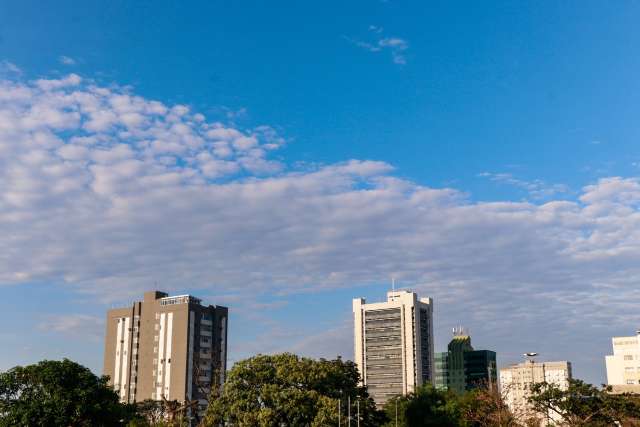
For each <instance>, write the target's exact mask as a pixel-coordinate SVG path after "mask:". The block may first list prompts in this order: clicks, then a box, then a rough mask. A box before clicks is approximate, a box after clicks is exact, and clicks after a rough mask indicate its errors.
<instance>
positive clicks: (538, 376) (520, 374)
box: [500, 360, 572, 425]
mask: <svg viewBox="0 0 640 427" xmlns="http://www.w3.org/2000/svg"><path fill="white" fill-rule="evenodd" d="M571 378H572V376H571V363H570V362H567V361H562V362H535V361H533V360H527V361H526V362H524V363H518V364H515V365H511V366H509V367H507V368H503V369H500V389H501V392H502V396H503V398H504V400H505V402H506V404H507V406H509V409H510V410H511V412H513V413H514V414H515V415H516V416H518V417H538V418H539V419H540V421H541V422H542V423H543V425H549V424H550V423H554V422H560V421H561V420H560V419H559V418H558V415H557V414H556V413H555V412H554V411H551V410H550V411H549V413H547V414H535V413H534V412H533V411H532V409H531V406H530V405H529V403H528V401H527V399H528V398H529V397H530V396H531V386H532V385H533V384H535V383H541V382H546V383H549V384H556V385H558V386H559V387H560V389H562V390H566V389H567V388H568V387H569V380H570V379H571Z"/></svg>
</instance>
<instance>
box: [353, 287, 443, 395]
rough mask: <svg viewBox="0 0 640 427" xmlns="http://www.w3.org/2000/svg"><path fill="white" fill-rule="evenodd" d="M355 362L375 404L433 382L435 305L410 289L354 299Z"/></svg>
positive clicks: (429, 299)
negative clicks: (376, 297) (370, 299)
mask: <svg viewBox="0 0 640 427" xmlns="http://www.w3.org/2000/svg"><path fill="white" fill-rule="evenodd" d="M353 313H354V326H355V331H354V332H355V334H354V338H355V353H354V355H355V362H356V364H357V366H358V370H359V371H360V376H361V381H362V383H363V384H364V385H366V386H367V389H368V391H369V394H370V395H371V397H372V398H373V400H374V401H375V402H376V404H377V405H378V406H381V405H384V403H385V402H386V401H387V400H389V399H390V398H391V397H393V396H397V395H401V394H407V393H410V392H412V391H414V390H415V389H416V387H418V386H420V385H422V384H424V383H429V382H432V381H433V302H432V300H431V298H418V296H417V295H416V294H415V293H413V292H410V291H392V292H388V293H387V301H386V302H380V303H371V304H367V303H366V301H365V299H364V298H357V299H354V300H353Z"/></svg>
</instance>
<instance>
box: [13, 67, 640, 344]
mask: <svg viewBox="0 0 640 427" xmlns="http://www.w3.org/2000/svg"><path fill="white" fill-rule="evenodd" d="M283 143H284V140H283V139H282V138H281V137H280V136H279V135H278V134H277V133H276V132H275V131H274V130H273V129H272V128H270V127H268V126H261V127H257V128H255V129H238V128H234V127H229V126H226V125H225V124H222V123H211V122H208V121H207V120H206V119H205V117H203V116H202V115H201V114H198V113H194V112H192V111H190V109H189V108H188V107H187V106H184V105H174V106H167V105H165V104H163V103H160V102H157V101H153V100H148V99H145V98H142V97H139V96H136V95H135V94H132V93H130V91H128V90H125V89H123V88H119V87H101V86H97V85H95V84H93V83H92V82H87V81H84V80H83V79H82V78H81V77H79V76H77V75H74V74H71V75H69V76H66V77H64V78H60V79H56V80H37V81H31V82H24V81H18V82H16V81H8V80H7V81H2V82H0V235H2V236H3V238H2V239H0V284H2V285H10V284H14V285H15V284H20V283H28V282H48V283H55V284H69V285H73V286H77V287H78V289H81V290H83V291H86V292H92V293H95V294H97V295H99V296H100V297H101V298H102V299H104V300H109V299H121V298H124V297H127V298H128V297H130V296H131V297H133V296H139V294H140V292H141V291H142V290H144V289H146V288H148V287H149V284H150V283H153V281H155V280H161V281H162V284H163V287H164V288H166V289H175V290H179V289H181V288H184V287H186V286H188V287H190V288H199V287H200V288H202V289H203V290H204V289H209V290H210V289H211V288H212V287H214V288H217V289H224V292H228V293H237V294H242V295H249V294H252V295H255V294H257V293H261V292H262V293H264V292H275V291H276V290H277V291H278V292H300V291H309V290H312V291H314V290H321V289H330V288H344V287H351V286H355V285H361V284H370V283H380V282H384V281H386V280H387V279H388V278H389V277H391V276H392V275H393V276H395V277H396V278H397V279H398V280H402V281H403V282H404V283H414V284H416V285H415V286H414V287H415V288H416V289H418V290H420V291H421V292H422V293H424V294H428V295H431V296H434V297H435V298H436V304H437V305H436V307H437V310H440V311H439V312H438V313H439V314H438V316H439V320H440V321H441V323H442V324H443V325H446V326H449V325H456V324H459V323H460V322H461V321H462V322H465V324H466V325H467V326H470V327H471V329H472V330H474V325H482V331H483V332H482V334H483V335H484V336H485V337H486V338H487V340H492V342H495V343H496V345H497V346H503V347H504V348H506V347H507V345H508V344H509V343H512V344H513V345H515V344H518V345H528V343H534V344H536V345H540V346H545V345H547V344H545V343H546V342H547V341H546V340H549V341H548V343H549V344H548V345H549V348H550V349H551V348H562V346H561V345H560V344H559V343H560V342H561V341H562V340H564V339H565V338H566V336H565V334H566V333H567V331H575V337H576V339H581V338H580V337H582V338H583V339H587V338H588V337H589V334H593V333H596V332H594V331H598V333H613V331H618V332H619V331H620V330H622V332H624V331H625V330H626V329H625V328H628V329H629V332H632V330H633V328H635V326H636V325H637V324H638V322H639V321H640V319H639V316H638V314H637V301H638V297H640V289H639V288H638V287H637V283H638V282H639V279H640V262H639V261H640V246H639V245H640V215H639V213H638V206H639V204H640V182H639V181H638V179H636V178H620V177H610V178H607V179H602V180H600V181H598V182H596V183H594V184H592V185H589V186H586V187H585V188H583V189H582V191H581V193H580V195H579V198H578V199H576V200H550V201H548V202H546V203H542V204H532V203H526V202H495V203H483V202H473V201H471V200H469V199H468V198H467V196H466V195H465V194H464V193H462V192H461V191H458V190H456V189H448V188H443V189H435V188H429V187H426V186H423V185H418V184H416V183H413V182H410V181H407V180H403V179H398V178H396V177H394V176H393V168H392V167H391V166H390V165H388V164H386V163H384V162H376V161H362V160H350V161H346V162H343V163H339V164H332V165H324V166H321V167H315V168H305V169H292V168H289V167H287V166H286V165H285V164H284V163H282V162H281V161H276V160H274V159H273V155H272V154H271V153H272V152H274V151H275V150H277V149H278V148H279V147H280V146H281V145H282V144H283ZM553 194H555V193H551V194H547V196H551V195H553ZM354 296H355V295H354ZM438 307H440V309H438ZM514 325H517V326H518V328H522V330H523V331H526V334H529V335H528V337H526V338H525V337H523V336H520V337H513V336H512V333H513V329H514ZM585 326H588V330H586V331H585V329H584V328H585ZM540 328H543V329H540ZM477 329H479V327H476V330H477ZM526 334H523V335H526ZM310 340H311V339H310ZM518 340H520V341H518ZM514 343H515V344H514ZM559 345H560V347H558V346H559ZM590 349H591V351H596V349H595V348H594V347H591V348H590ZM525 350H526V349H525ZM607 350H608V349H607V348H603V349H600V350H598V351H601V352H603V353H604V352H606V351H607ZM576 357H578V356H576Z"/></svg>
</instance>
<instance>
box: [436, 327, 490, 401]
mask: <svg viewBox="0 0 640 427" xmlns="http://www.w3.org/2000/svg"><path fill="white" fill-rule="evenodd" d="M454 334H455V335H454V337H453V339H452V340H451V342H450V343H449V345H448V347H447V351H445V352H441V353H436V354H435V386H436V388H438V389H440V390H452V391H454V392H456V393H459V394H462V393H464V392H465V391H467V390H472V389H474V388H477V387H494V386H496V385H497V382H498V380H497V370H496V353H495V352H493V351H490V350H474V349H473V347H472V346H471V337H470V336H468V335H465V334H464V333H462V332H461V331H454Z"/></svg>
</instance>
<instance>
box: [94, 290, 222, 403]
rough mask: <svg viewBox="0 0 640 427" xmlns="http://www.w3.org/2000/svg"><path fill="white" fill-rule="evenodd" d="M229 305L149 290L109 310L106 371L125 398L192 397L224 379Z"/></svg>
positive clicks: (199, 396)
mask: <svg viewBox="0 0 640 427" xmlns="http://www.w3.org/2000/svg"><path fill="white" fill-rule="evenodd" d="M227 319H228V310H227V308H226V307H220V306H212V305H209V306H204V305H202V304H201V301H200V300H199V299H198V298H195V297H193V296H190V295H179V296H169V295H168V294H166V293H164V292H159V291H151V292H146V293H145V294H144V299H143V300H142V301H136V302H134V303H133V304H132V305H131V306H130V307H125V308H116V309H112V310H109V311H108V312H107V324H106V338H105V350H104V374H105V375H108V376H109V378H110V384H111V385H112V386H113V387H114V389H115V390H116V392H117V393H118V394H119V395H120V400H121V401H122V402H127V403H133V402H139V401H142V400H145V399H153V400H162V399H163V398H165V399H167V400H178V401H186V400H188V401H194V400H197V401H198V404H199V409H200V410H203V409H204V408H205V407H206V403H207V401H206V397H207V396H208V394H209V392H210V391H211V388H212V387H217V386H220V385H221V384H222V383H223V382H224V375H225V372H226V360H227V327H228V320H227Z"/></svg>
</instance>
